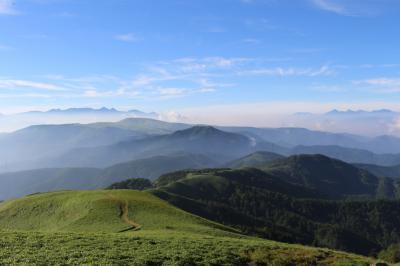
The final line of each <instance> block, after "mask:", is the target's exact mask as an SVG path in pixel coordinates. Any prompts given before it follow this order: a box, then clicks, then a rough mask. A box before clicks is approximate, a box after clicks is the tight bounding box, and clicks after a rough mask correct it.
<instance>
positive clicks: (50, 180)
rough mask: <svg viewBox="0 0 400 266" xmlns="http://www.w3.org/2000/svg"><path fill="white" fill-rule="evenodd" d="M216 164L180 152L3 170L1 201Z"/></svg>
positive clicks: (96, 186) (201, 157) (0, 191)
mask: <svg viewBox="0 0 400 266" xmlns="http://www.w3.org/2000/svg"><path fill="white" fill-rule="evenodd" d="M215 165H216V163H215V162H214V161H213V160H211V159H209V158H207V157H205V156H203V155H195V154H177V155H171V156H155V157H150V158H146V159H140V160H135V161H130V162H125V163H121V164H118V165H114V166H111V167H109V168H105V169H99V168H48V169H36V170H28V171H21V172H11V173H3V174H0V200H4V199H8V198H15V197H20V196H23V195H27V194H32V193H36V192H47V191H54V190H63V189H78V190H82V189H96V188H105V187H107V186H109V185H111V184H112V183H114V182H119V181H123V180H126V179H129V178H148V179H154V178H156V177H158V176H160V175H162V174H165V173H168V172H172V171H178V170H183V169H197V168H205V167H211V166H215Z"/></svg>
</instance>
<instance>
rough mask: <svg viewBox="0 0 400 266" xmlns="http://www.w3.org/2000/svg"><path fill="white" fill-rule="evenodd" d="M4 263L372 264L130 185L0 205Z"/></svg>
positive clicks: (42, 196)
mask: <svg viewBox="0 0 400 266" xmlns="http://www.w3.org/2000/svg"><path fill="white" fill-rule="evenodd" d="M0 227H1V231H0V235H1V238H0V244H1V245H2V246H7V247H8V248H3V249H1V250H0V258H1V259H0V263H2V264H15V265H20V264H36V263H42V264H47V265H51V264H73V265H81V264H99V265H100V264H114V265H115V264H118V265H126V264H130V265H267V264H268V265H269V264H270V263H273V264H274V265H311V264H312V265H337V263H342V265H369V264H370V263H372V262H373V261H372V260H371V259H368V258H365V257H361V256H356V255H351V254H347V253H342V252H335V251H331V250H327V249H315V248H308V247H304V246H299V245H288V244H282V243H278V242H273V241H268V240H262V239H258V238H252V237H247V236H243V235H241V234H239V233H238V232H237V231H235V230H233V229H231V228H229V227H225V226H222V225H219V224H217V223H214V222H210V221H208V220H205V219H203V218H200V217H198V216H195V215H192V214H189V213H187V212H184V211H182V210H179V209H177V208H175V207H173V206H172V205H170V204H168V203H167V202H165V201H163V200H160V199H158V198H156V197H155V196H152V195H151V194H148V193H147V192H139V191H132V190H113V191H110V190H106V191H104V190H99V191H79V192H77V191H64V192H53V193H43V194H36V195H31V196H27V197H24V198H20V199H17V200H13V201H8V202H4V203H2V204H1V205H0Z"/></svg>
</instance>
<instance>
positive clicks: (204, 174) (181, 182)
mask: <svg viewBox="0 0 400 266" xmlns="http://www.w3.org/2000/svg"><path fill="white" fill-rule="evenodd" d="M335 163H336V162H335ZM344 170H345V171H348V169H344ZM351 171H353V170H352V168H351V169H350V172H351ZM349 178H354V179H358V178H360V176H359V175H358V174H357V175H356V176H355V177H352V176H349ZM369 178H371V179H373V177H372V176H371V177H369ZM320 179H321V180H324V176H321V177H320ZM289 181H293V180H289ZM155 185H156V186H157V188H156V189H153V190H152V193H153V194H155V195H157V196H158V197H160V198H162V199H165V200H167V201H169V202H170V203H172V204H174V205H175V206H177V207H180V208H182V209H184V210H186V211H188V212H191V213H195V214H197V215H200V216H203V217H205V218H208V219H212V220H214V221H218V222H220V223H223V224H226V225H230V226H234V227H236V228H239V229H241V230H242V231H244V232H247V233H249V234H256V235H259V236H263V237H266V238H269V239H275V240H279V241H285V242H292V243H303V244H308V245H315V246H322V247H330V248H335V249H341V250H346V251H352V252H357V253H360V254H365V255H373V254H377V253H378V252H379V251H380V250H382V249H385V248H387V247H388V246H389V245H390V244H393V243H398V241H399V240H400V220H399V219H400V202H399V201H382V200H380V201H375V200H373V201H372V200H357V201H349V200H346V201H328V200H324V198H330V197H331V194H325V193H324V192H325V191H324V190H322V191H319V190H318V188H317V190H315V189H310V188H307V187H305V186H297V185H294V184H291V183H289V182H286V181H285V180H284V179H282V178H280V177H277V176H274V175H272V174H271V173H265V172H263V171H260V170H256V169H240V170H229V169H210V170H200V171H183V172H182V171H181V172H177V173H170V174H168V175H165V176H162V177H160V178H159V179H158V180H157V181H156V182H155ZM375 185H376V184H375ZM343 189H345V190H346V193H350V192H349V191H348V190H347V188H343ZM365 189H366V190H365V194H368V193H371V190H370V188H369V186H366V187H365ZM355 193H356V194H355V195H356V196H358V195H359V190H358V189H356V190H355ZM387 196H388V197H389V198H390V197H391V195H387ZM372 198H374V195H371V199H372Z"/></svg>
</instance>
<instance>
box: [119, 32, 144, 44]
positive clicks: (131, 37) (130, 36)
mask: <svg viewBox="0 0 400 266" xmlns="http://www.w3.org/2000/svg"><path fill="white" fill-rule="evenodd" d="M114 39H115V40H118V41H121V42H131V43H133V42H138V41H141V40H142V38H140V37H138V36H137V35H136V34H134V33H126V34H118V35H115V36H114Z"/></svg>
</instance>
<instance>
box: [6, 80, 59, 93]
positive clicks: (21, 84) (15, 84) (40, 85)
mask: <svg viewBox="0 0 400 266" xmlns="http://www.w3.org/2000/svg"><path fill="white" fill-rule="evenodd" d="M0 88H6V89H16V88H31V89H38V90H46V91H65V90H66V89H65V88H63V87H60V86H58V85H55V84H51V83H44V82H35V81H30V80H17V79H0Z"/></svg>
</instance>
